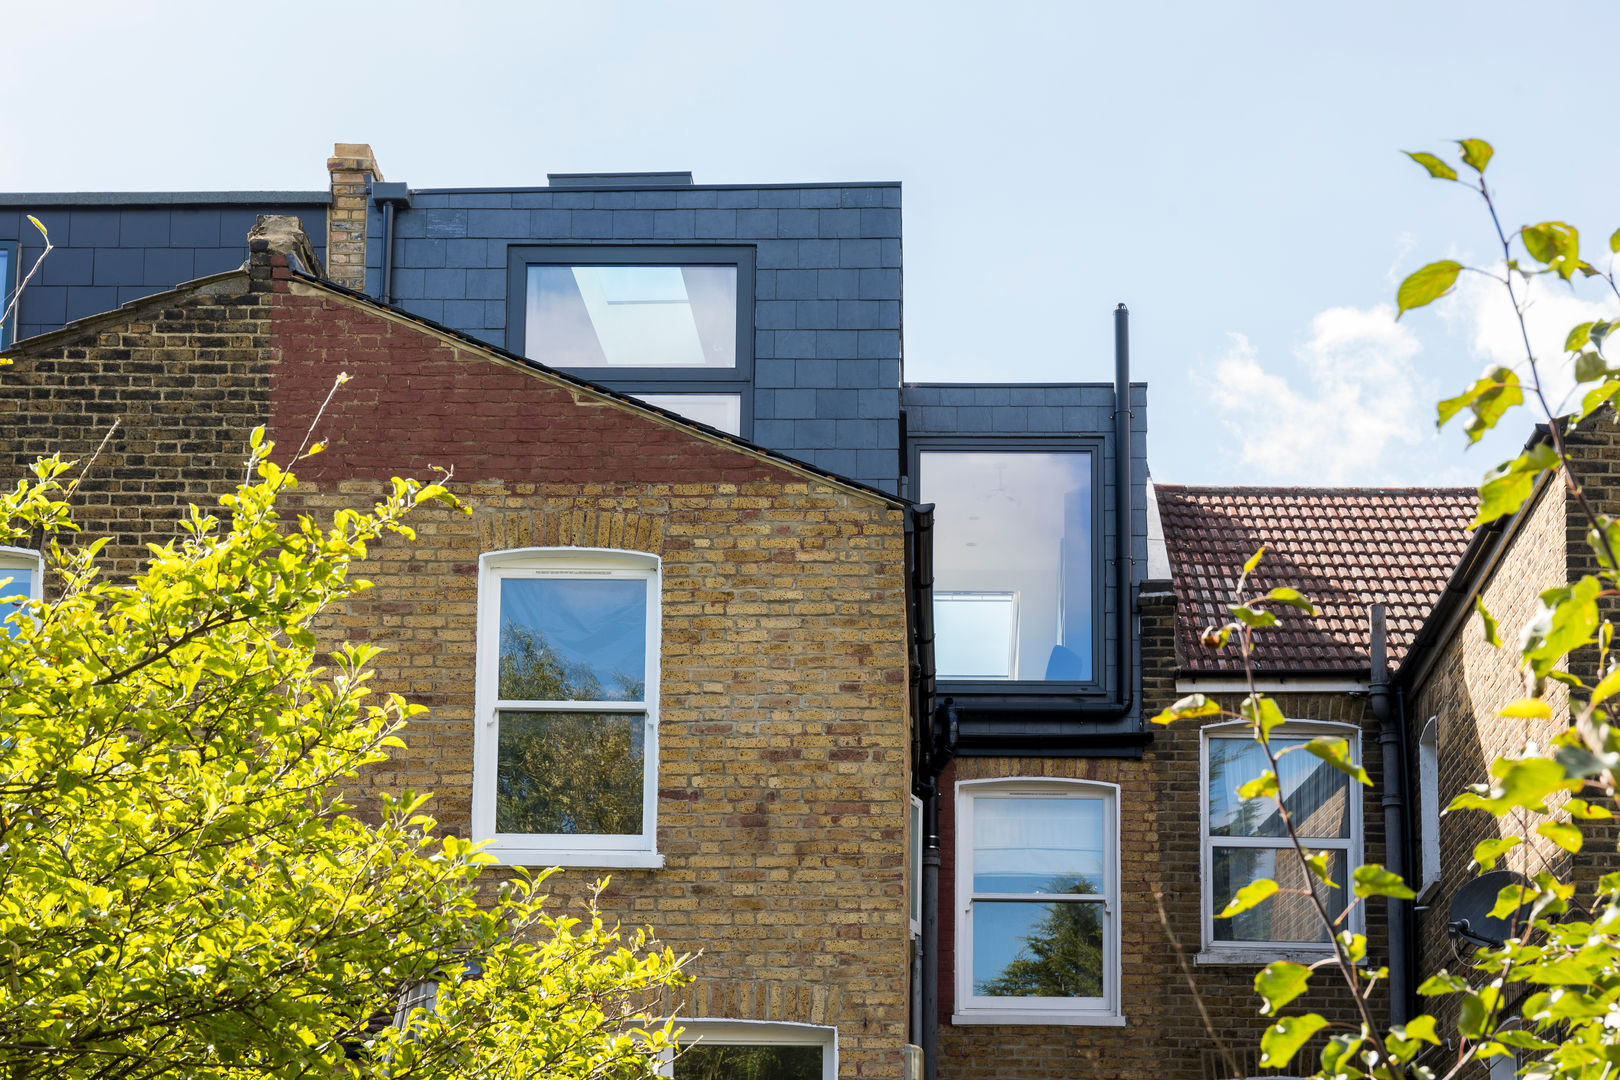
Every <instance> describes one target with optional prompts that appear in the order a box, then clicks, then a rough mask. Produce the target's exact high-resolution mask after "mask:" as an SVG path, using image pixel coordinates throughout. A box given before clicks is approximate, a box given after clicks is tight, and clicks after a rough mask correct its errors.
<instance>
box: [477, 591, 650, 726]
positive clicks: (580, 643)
mask: <svg viewBox="0 0 1620 1080" xmlns="http://www.w3.org/2000/svg"><path fill="white" fill-rule="evenodd" d="M646 678H647V585H646V582H644V581H640V580H630V579H622V578H621V579H602V578H594V579H593V578H577V579H570V578H506V579H503V580H502V581H501V644H500V674H499V679H498V683H499V690H498V692H499V694H500V696H501V698H502V699H503V700H507V701H640V700H641V698H642V695H643V693H644V692H645V691H644V687H645V686H646Z"/></svg>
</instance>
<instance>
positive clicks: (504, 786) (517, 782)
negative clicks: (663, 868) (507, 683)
mask: <svg viewBox="0 0 1620 1080" xmlns="http://www.w3.org/2000/svg"><path fill="white" fill-rule="evenodd" d="M645 719H646V718H645V716H644V715H643V714H641V713H600V712H586V713H569V712H507V711H502V712H501V714H500V725H499V742H498V743H497V746H496V770H495V831H496V832H502V833H556V834H560V835H566V836H580V835H591V836H614V835H621V834H624V833H636V832H640V831H641V795H642V763H643V761H644V760H645V748H644V745H643V738H644V736H643V732H644V729H645V726H646V725H645Z"/></svg>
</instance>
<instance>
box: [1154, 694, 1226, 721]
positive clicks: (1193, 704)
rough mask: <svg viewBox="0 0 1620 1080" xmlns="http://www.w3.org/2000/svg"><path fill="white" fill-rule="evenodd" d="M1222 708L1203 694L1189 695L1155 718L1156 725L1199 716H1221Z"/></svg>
mask: <svg viewBox="0 0 1620 1080" xmlns="http://www.w3.org/2000/svg"><path fill="white" fill-rule="evenodd" d="M1219 715H1221V707H1220V706H1219V705H1217V704H1216V703H1215V702H1213V701H1211V700H1210V699H1209V698H1207V697H1205V696H1204V695H1203V694H1189V695H1188V696H1187V697H1184V698H1182V699H1181V700H1180V701H1178V702H1176V703H1175V704H1174V705H1172V706H1170V707H1169V708H1168V709H1165V710H1164V711H1163V712H1161V713H1159V715H1157V716H1155V717H1153V722H1154V723H1155V724H1172V723H1175V722H1176V721H1177V720H1189V719H1193V718H1195V717H1199V716H1219Z"/></svg>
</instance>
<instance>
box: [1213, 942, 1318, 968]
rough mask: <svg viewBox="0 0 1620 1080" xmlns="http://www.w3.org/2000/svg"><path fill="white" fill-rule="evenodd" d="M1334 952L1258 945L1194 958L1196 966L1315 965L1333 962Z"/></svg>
mask: <svg viewBox="0 0 1620 1080" xmlns="http://www.w3.org/2000/svg"><path fill="white" fill-rule="evenodd" d="M1332 958H1333V950H1332V949H1331V948H1329V947H1328V946H1326V945H1324V946H1323V947H1322V948H1320V949H1313V948H1299V947H1298V946H1286V945H1283V946H1267V945H1263V944H1257V945H1255V946H1253V947H1252V948H1244V949H1205V950H1204V951H1203V952H1201V953H1199V954H1198V955H1197V956H1194V957H1193V963H1194V964H1200V965H1203V964H1250V965H1253V964H1260V965H1262V966H1263V965H1265V964H1269V963H1271V962H1272V961H1273V960H1292V961H1293V962H1294V963H1296V964H1314V963H1316V962H1317V961H1318V960H1331V959H1332Z"/></svg>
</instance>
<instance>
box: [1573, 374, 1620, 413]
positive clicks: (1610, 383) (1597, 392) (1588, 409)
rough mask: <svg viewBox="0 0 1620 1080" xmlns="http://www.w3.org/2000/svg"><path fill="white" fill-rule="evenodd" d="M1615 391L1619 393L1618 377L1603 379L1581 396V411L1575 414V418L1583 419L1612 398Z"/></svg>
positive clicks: (1619, 381)
mask: <svg viewBox="0 0 1620 1080" xmlns="http://www.w3.org/2000/svg"><path fill="white" fill-rule="evenodd" d="M1616 393H1620V379H1605V380H1604V381H1603V382H1602V383H1601V384H1600V385H1598V386H1594V387H1593V388H1592V389H1590V390H1588V391H1587V392H1586V393H1585V394H1584V395H1583V396H1582V397H1581V411H1580V412H1579V413H1577V414H1576V416H1575V419H1576V420H1577V421H1580V420H1585V419H1586V418H1587V417H1588V416H1591V415H1592V414H1593V413H1595V412H1597V411H1598V410H1599V409H1601V408H1602V407H1603V406H1604V405H1605V404H1606V403H1607V402H1609V401H1610V400H1612V399H1613V398H1614V395H1615V394H1616Z"/></svg>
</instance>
